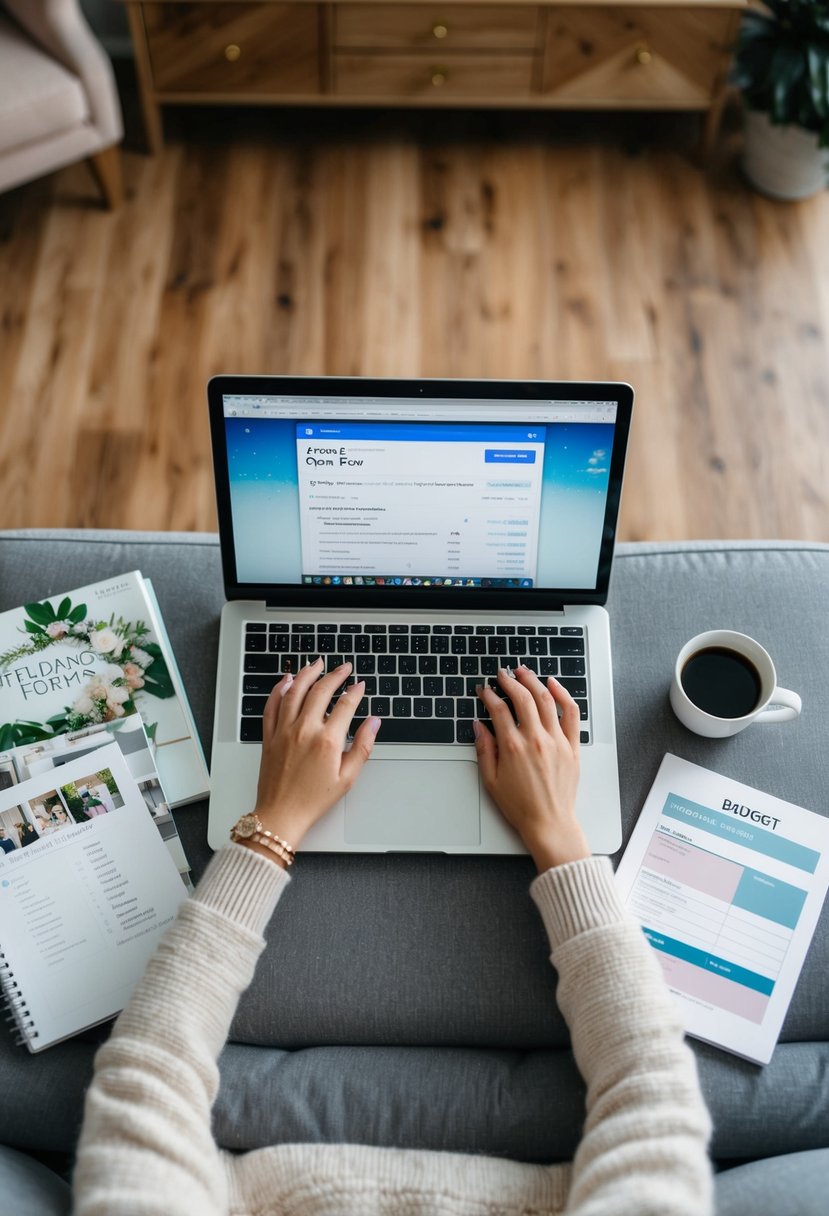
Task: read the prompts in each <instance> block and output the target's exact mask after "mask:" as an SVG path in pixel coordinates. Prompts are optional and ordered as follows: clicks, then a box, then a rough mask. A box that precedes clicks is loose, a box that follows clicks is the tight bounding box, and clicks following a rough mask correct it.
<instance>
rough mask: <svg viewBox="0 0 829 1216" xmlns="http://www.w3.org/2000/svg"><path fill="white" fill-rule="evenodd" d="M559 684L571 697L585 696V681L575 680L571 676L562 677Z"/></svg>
mask: <svg viewBox="0 0 829 1216" xmlns="http://www.w3.org/2000/svg"><path fill="white" fill-rule="evenodd" d="M560 683H561V684H562V685H563V686H564V687H565V688H566V689H567V691H568V692H569V694H570V696H571V697H586V696H587V680H576V679H573V677H572V676H564V677H562V679H561V680H560Z"/></svg>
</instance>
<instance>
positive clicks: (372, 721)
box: [368, 718, 383, 735]
mask: <svg viewBox="0 0 829 1216" xmlns="http://www.w3.org/2000/svg"><path fill="white" fill-rule="evenodd" d="M382 725H383V723H382V722H381V721H380V719H379V718H369V720H368V728H369V730H370V731H371V733H372V734H373V735H376V734H377V732H378V730H379V729H380V727H381V726H382Z"/></svg>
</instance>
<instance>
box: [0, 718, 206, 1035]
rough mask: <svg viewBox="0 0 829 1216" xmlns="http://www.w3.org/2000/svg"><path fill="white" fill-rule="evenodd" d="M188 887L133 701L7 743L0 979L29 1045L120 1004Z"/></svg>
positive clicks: (1, 774)
mask: <svg viewBox="0 0 829 1216" xmlns="http://www.w3.org/2000/svg"><path fill="white" fill-rule="evenodd" d="M190 890H192V884H191V882H190V877H189V871H188V867H187V859H186V857H185V855H184V850H183V849H182V846H181V841H180V839H179V837H178V833H177V832H176V829H175V825H174V823H173V820H172V815H171V814H170V810H169V807H168V805H167V802H166V800H165V799H164V796H163V790H162V787H161V784H160V782H159V780H158V774H157V772H156V770H155V768H154V767H153V763H152V753H151V750H150V746H149V741H148V739H147V736H146V733H145V731H144V727H143V724H142V722H141V719H140V717H139V715H138V714H137V713H136V712H132V713H129V714H125V715H124V717H121V718H119V719H118V720H116V721H112V722H109V723H101V724H98V725H94V726H91V727H86V728H84V729H81V730H79V731H72V732H69V733H67V734H63V735H57V736H54V737H52V738H49V739H47V740H41V741H40V742H37V743H34V744H23V745H21V746H19V747H17V748H12V749H9V750H7V751H6V752H3V753H0V988H2V990H3V995H4V997H5V1000H6V1003H7V1005H8V1008H9V1010H10V1011H11V1014H12V1016H13V1018H14V1021H15V1023H16V1025H17V1029H18V1032H19V1037H20V1041H21V1042H25V1043H26V1045H27V1046H28V1048H29V1050H30V1051H41V1050H42V1049H43V1048H45V1047H50V1046H51V1045H52V1044H53V1043H57V1042H60V1041H61V1040H62V1039H65V1038H68V1037H70V1036H71V1035H73V1034H77V1033H78V1032H79V1031H81V1030H85V1029H86V1028H88V1027H90V1026H94V1025H96V1024H97V1023H99V1022H102V1021H105V1020H107V1019H108V1018H111V1017H113V1016H114V1015H115V1014H117V1013H118V1012H120V1010H121V1009H122V1008H123V1007H124V1005H125V1003H126V1001H127V999H128V998H129V995H130V993H131V991H132V989H133V987H134V985H135V983H136V982H137V980H138V979H139V977H140V976H141V974H142V973H143V971H144V968H145V966H146V964H147V961H148V960H149V958H150V955H151V954H152V953H153V951H154V950H155V947H156V945H157V944H158V941H159V939H160V937H161V935H162V933H163V932H164V930H165V929H166V928H167V926H168V925H169V924H170V923H171V922H172V920H173V919H174V917H175V914H176V909H177V908H178V905H179V904H180V903H181V901H182V899H184V898H186V896H187V894H188V891H190Z"/></svg>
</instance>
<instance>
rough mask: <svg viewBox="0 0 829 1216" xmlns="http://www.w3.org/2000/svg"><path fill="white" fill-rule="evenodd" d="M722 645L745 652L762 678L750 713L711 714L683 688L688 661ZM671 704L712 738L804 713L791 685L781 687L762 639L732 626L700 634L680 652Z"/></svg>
mask: <svg viewBox="0 0 829 1216" xmlns="http://www.w3.org/2000/svg"><path fill="white" fill-rule="evenodd" d="M712 647H720V648H722V649H723V650H733V651H736V653H737V654H740V655H742V656H743V657H744V658H746V659H748V661H749V662H750V663H751V664H752V666H753V667H754V668H755V670H756V671H757V674H758V675H759V677H760V695H759V697H758V699H757V703H756V705H755V706H754V708H753V709H752V710H751V711H750V713H747V714H743V716H742V717H740V718H719V717H717V716H716V715H715V714H710V713H707V712H706V710H704V709H700V707H699V706H698V705H695V704H694V702H693V701H692V700H691V699H690V697H689V696H688V694H687V693H686V691H685V689H684V688H683V687H682V671H683V668H684V667H685V664H686V663H687V662H688V660H689V659H690V658H691V656H692V655H694V654H696V653H697V652H698V651H700V650H709V649H711V648H712ZM671 706H672V708H673V711H674V713H675V714H676V716H677V717H678V718H679V720H680V722H681V723H682V724H683V726H687V727H688V729H689V730H692V731H694V733H695V734H697V735H704V736H705V737H706V738H708V739H725V738H727V737H728V736H729V735H736V734H739V732H740V731H741V730H745V728H746V727H747V726H750V725H751V723H752V722H790V721H791V720H792V719H793V718H796V717H798V715H799V714H800V708H801V701H800V697H799V696H798V695H797V693H796V692H792V691H791V689H789V688H778V686H777V672H776V671H775V670H774V663H773V662H772V661H771V655H770V654H769V653H768V651H767V650H764V649H763V647H762V646H761V645H760V643H759V642H755V640H754V638H750V637H749V636H748V635H747V634H745V633H735V632H733V630H731V629H709V630H708V632H707V633H699V634H697V636H696V637H695V638H691V640H690V642H686V643H685V645H684V646H683V647H682V649H681V650H680V652H679V654H678V655H677V659H676V663H675V664H674V678H673V680H672V682H671Z"/></svg>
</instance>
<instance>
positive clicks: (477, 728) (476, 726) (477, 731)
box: [472, 718, 484, 741]
mask: <svg viewBox="0 0 829 1216" xmlns="http://www.w3.org/2000/svg"><path fill="white" fill-rule="evenodd" d="M483 729H484V728H483V727H482V726H481V724H480V722H479V721H478V719H477V718H473V719H472V734H473V735H474V736H475V739H476V741H477V740H478V739H480V737H481V731H482V730H483Z"/></svg>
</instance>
